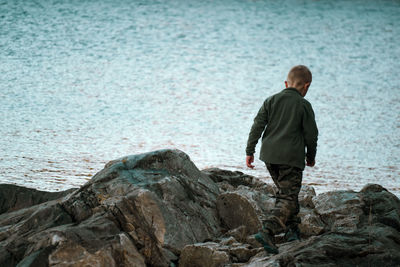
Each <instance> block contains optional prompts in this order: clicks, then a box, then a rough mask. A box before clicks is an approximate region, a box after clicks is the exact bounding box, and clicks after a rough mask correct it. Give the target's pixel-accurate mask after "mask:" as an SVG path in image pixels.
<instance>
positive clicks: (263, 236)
mask: <svg viewBox="0 0 400 267" xmlns="http://www.w3.org/2000/svg"><path fill="white" fill-rule="evenodd" d="M254 238H255V239H256V240H257V241H258V243H260V244H261V245H263V247H264V250H265V251H267V252H269V253H272V254H278V253H279V251H278V248H277V247H276V246H275V243H274V236H273V235H272V234H270V232H269V231H268V230H262V231H260V232H258V233H257V234H255V235H254Z"/></svg>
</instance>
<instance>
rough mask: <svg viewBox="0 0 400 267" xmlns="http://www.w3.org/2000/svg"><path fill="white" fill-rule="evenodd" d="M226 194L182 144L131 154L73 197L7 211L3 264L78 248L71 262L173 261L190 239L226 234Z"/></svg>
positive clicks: (0, 247)
mask: <svg viewBox="0 0 400 267" xmlns="http://www.w3.org/2000/svg"><path fill="white" fill-rule="evenodd" d="M218 194H219V189H218V186H217V185H216V184H215V183H214V182H213V181H212V180H211V179H210V178H209V177H208V176H207V175H206V174H204V173H202V172H200V171H199V170H198V169H197V168H196V166H195V165H194V164H193V162H191V161H190V159H189V157H188V156H187V155H186V154H184V153H183V152H181V151H177V150H161V151H156V152H151V153H146V154H141V155H133V156H129V157H124V158H121V159H118V160H115V161H112V162H110V163H108V164H107V165H106V167H105V168H104V169H103V170H102V171H100V172H99V173H97V174H96V175H95V176H94V177H93V178H92V179H91V180H90V181H89V182H88V183H86V184H85V185H83V186H82V187H81V188H80V189H79V190H76V191H75V192H73V193H72V194H70V195H68V196H66V197H65V198H61V199H58V200H53V201H49V202H45V203H42V204H40V205H36V206H32V207H30V208H25V209H20V210H17V211H14V212H10V213H4V214H2V215H0V227H1V229H2V231H1V234H0V265H2V266H3V265H5V266H8V265H16V264H18V263H19V262H24V260H25V259H26V258H29V257H35V255H36V257H38V256H40V257H41V258H46V259H47V260H48V261H49V263H51V262H53V263H54V264H56V263H57V262H61V261H62V262H64V261H65V260H64V258H63V257H64V256H62V255H68V254H70V256H69V258H68V265H74V264H78V265H79V264H80V263H88V264H92V263H93V264H94V263H96V264H100V265H102V264H107V265H108V264H110V265H113V264H114V265H122V264H125V263H127V262H142V261H144V263H145V264H147V265H154V266H168V265H169V264H170V262H171V263H172V262H173V261H176V260H177V259H178V256H177V255H179V253H180V251H181V250H182V249H183V247H184V246H186V245H188V244H193V243H198V242H203V241H205V240H210V239H214V238H216V237H217V236H219V235H220V232H221V231H220V226H219V220H218V217H217V212H216V204H215V203H216V198H217V196H218ZM121 238H122V239H123V241H121V240H122V239H121ZM122 244H124V245H122ZM124 246H125V247H132V248H136V250H137V252H138V253H136V252H135V250H134V249H131V253H125V252H124V251H125V250H124V249H123V247H124ZM121 251H122V253H121ZM138 255H140V257H139V256H138ZM142 259H143V260H142ZM30 262H32V261H30ZM56 265H58V263H57V264H56ZM28 266H29V265H28Z"/></svg>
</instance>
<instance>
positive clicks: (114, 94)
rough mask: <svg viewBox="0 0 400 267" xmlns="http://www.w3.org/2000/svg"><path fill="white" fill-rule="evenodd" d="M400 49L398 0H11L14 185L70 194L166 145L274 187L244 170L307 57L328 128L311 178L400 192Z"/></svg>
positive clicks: (307, 176)
mask: <svg viewBox="0 0 400 267" xmlns="http://www.w3.org/2000/svg"><path fill="white" fill-rule="evenodd" d="M399 44H400V2H399V1H397V0H396V1H394V0H392V1H390V0H373V1H372V0H362V1H361V0H353V1H349V0H338V1H331V0H320V1H313V0H288V1H285V0H283V1H273V0H260V1H249V0H220V1H212V0H171V1H166V0H165V1H163V0H159V1H155V0H146V1H144V0H143V1H139V0H137V1H135V0H130V1H128V0H126V1H115V0H110V1H105V0H104V1H101V0H99V1H88V0H84V1H81V0H79V1H78V0H72V1H57V0H48V1H47V0H46V1H45V0H36V1H28V0H26V1H11V0H2V1H0V87H1V88H0V118H1V119H0V121H1V127H0V136H1V138H0V149H1V150H0V182H1V183H14V184H18V185H24V186H28V187H33V188H38V189H42V190H50V191H58V190H64V189H67V188H71V187H78V186H80V185H82V184H84V183H85V182H86V181H88V180H89V179H90V178H91V176H93V175H94V174H95V173H96V172H98V171H99V170H101V169H102V168H103V166H104V164H105V163H106V162H108V161H109V160H112V159H115V158H119V157H122V156H125V155H130V154H137V153H143V152H148V151H152V150H156V149H162V148H177V149H180V150H182V151H184V152H186V153H187V154H188V155H189V156H190V157H191V159H192V160H193V161H194V163H195V164H196V165H197V166H198V167H199V168H200V169H203V168H209V167H218V168H223V169H229V170H238V171H242V172H245V173H247V174H250V175H255V176H258V177H261V178H263V179H265V181H267V182H271V180H270V178H269V174H268V173H267V171H266V168H265V166H264V164H263V163H262V162H261V161H259V160H256V162H255V165H256V168H255V169H254V170H250V169H248V168H247V167H246V166H245V147H246V141H247V137H248V133H249V130H250V127H251V125H252V121H253V118H254V116H255V114H256V113H257V111H258V109H259V107H260V106H261V104H262V103H263V101H264V99H265V98H266V97H268V96H269V95H271V94H274V93H277V92H279V91H281V90H282V89H283V88H284V81H285V78H286V74H287V72H288V70H289V69H290V68H291V67H292V66H293V65H296V64H304V65H307V66H309V68H310V69H311V71H312V73H313V83H312V85H311V87H310V90H309V93H308V94H307V96H306V98H307V99H308V100H309V101H310V102H311V103H312V105H313V108H314V111H315V114H316V120H317V124H318V127H319V130H320V135H319V142H318V154H317V159H316V162H317V163H316V166H315V167H314V168H306V170H305V172H304V178H303V183H304V184H308V185H313V186H314V187H315V188H316V190H317V192H318V193H320V192H324V191H327V190H338V189H345V190H346V189H350V190H359V189H361V188H362V186H363V185H365V184H367V183H379V184H381V185H383V186H384V187H386V188H387V189H389V190H390V191H392V192H393V193H395V194H397V195H398V196H399V195H400V80H399V73H400V72H399V70H400V45H399ZM257 151H259V144H258V146H257ZM255 156H256V158H258V156H259V155H258V152H257V154H256V155H255Z"/></svg>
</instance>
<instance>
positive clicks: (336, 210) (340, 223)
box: [313, 191, 364, 233]
mask: <svg viewBox="0 0 400 267" xmlns="http://www.w3.org/2000/svg"><path fill="white" fill-rule="evenodd" d="M313 201H314V203H315V212H316V213H317V214H319V216H320V218H321V220H322V221H323V222H324V223H325V224H326V228H327V230H329V231H339V232H342V231H345V232H348V233H351V232H352V231H355V230H357V225H358V224H359V223H360V219H361V216H362V215H363V205H364V203H363V201H362V200H361V198H360V196H359V194H358V193H356V192H354V191H334V192H326V193H323V194H320V195H318V196H316V197H315V198H314V199H313Z"/></svg>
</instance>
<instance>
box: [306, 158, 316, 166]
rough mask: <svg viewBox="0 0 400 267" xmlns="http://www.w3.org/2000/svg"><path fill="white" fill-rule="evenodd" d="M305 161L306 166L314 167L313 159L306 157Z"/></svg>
mask: <svg viewBox="0 0 400 267" xmlns="http://www.w3.org/2000/svg"><path fill="white" fill-rule="evenodd" d="M306 162H307V166H308V167H314V165H315V160H313V161H310V160H309V159H306Z"/></svg>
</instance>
